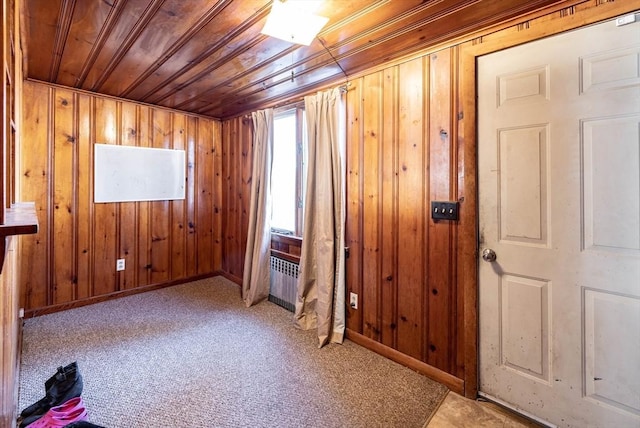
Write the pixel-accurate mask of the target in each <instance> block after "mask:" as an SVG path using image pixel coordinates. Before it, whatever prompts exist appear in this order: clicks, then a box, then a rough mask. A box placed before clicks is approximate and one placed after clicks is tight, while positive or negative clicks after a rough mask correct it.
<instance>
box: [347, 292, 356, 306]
mask: <svg viewBox="0 0 640 428" xmlns="http://www.w3.org/2000/svg"><path fill="white" fill-rule="evenodd" d="M349 306H351V309H358V295H357V294H356V293H349Z"/></svg>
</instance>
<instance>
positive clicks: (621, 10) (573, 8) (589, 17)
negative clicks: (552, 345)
mask: <svg viewBox="0 0 640 428" xmlns="http://www.w3.org/2000/svg"><path fill="white" fill-rule="evenodd" d="M602 1H603V0H589V1H585V2H583V3H580V4H577V5H576V4H575V3H576V2H571V3H573V4H574V5H567V6H566V8H565V9H561V10H559V11H558V10H557V9H555V10H554V11H552V12H550V13H548V14H545V15H542V16H539V17H537V18H534V19H531V20H524V21H519V23H518V24H517V25H516V26H512V27H509V28H506V29H504V30H502V31H498V32H496V33H493V34H488V35H487V36H481V37H479V38H477V39H475V40H472V41H469V42H466V43H463V44H461V45H459V47H458V48H459V57H458V58H459V62H458V64H459V70H460V73H459V76H460V78H459V80H458V83H457V85H458V88H457V93H458V94H459V96H460V112H461V113H460V114H459V116H458V118H459V120H458V151H459V153H458V155H459V174H458V177H459V178H458V188H459V189H460V191H461V192H460V193H461V194H462V195H464V203H463V206H467V207H469V209H466V210H465V209H461V216H460V223H459V226H458V227H459V232H458V233H459V236H460V240H459V248H458V257H459V260H460V264H459V268H458V281H459V284H461V290H462V292H463V296H464V297H463V303H462V304H463V307H464V310H463V313H464V314H465V315H464V331H463V336H464V338H465V339H464V341H463V347H464V350H463V355H464V367H465V371H464V395H465V396H466V397H467V398H471V399H475V398H476V397H477V396H478V392H479V389H478V387H479V376H480V371H479V358H478V357H479V327H480V326H479V305H478V303H479V302H478V290H479V278H478V263H479V259H478V255H479V254H478V253H479V227H480V225H479V201H478V184H477V183H478V158H477V153H478V147H479V145H478V126H477V120H478V119H477V117H478V115H477V104H476V100H477V84H476V76H477V70H476V59H477V58H478V57H479V56H482V55H486V54H490V53H493V52H497V51H499V50H503V49H507V48H510V47H513V46H517V45H521V44H524V43H528V42H532V41H535V40H539V39H542V38H545V37H549V36H554V35H557V34H560V33H562V32H566V31H570V30H575V29H578V28H581V27H584V26H587V25H591V24H596V23H598V22H602V21H606V20H609V19H612V18H615V17H618V16H620V15H624V14H625V13H629V12H631V11H636V10H640V0H631V1H627V2H624V4H622V3H623V2H608V1H607V2H606V3H602ZM604 1H606V0H604Z"/></svg>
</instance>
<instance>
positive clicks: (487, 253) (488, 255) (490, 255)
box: [482, 248, 497, 262]
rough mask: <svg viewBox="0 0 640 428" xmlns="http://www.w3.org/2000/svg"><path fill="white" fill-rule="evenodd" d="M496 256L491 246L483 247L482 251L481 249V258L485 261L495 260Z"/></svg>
mask: <svg viewBox="0 0 640 428" xmlns="http://www.w3.org/2000/svg"><path fill="white" fill-rule="evenodd" d="M496 258H497V257H496V252H495V251H493V250H492V249H491V248H485V249H484V251H482V259H483V260H484V261H485V262H495V261H496Z"/></svg>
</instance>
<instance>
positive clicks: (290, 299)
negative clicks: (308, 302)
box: [269, 256, 298, 312]
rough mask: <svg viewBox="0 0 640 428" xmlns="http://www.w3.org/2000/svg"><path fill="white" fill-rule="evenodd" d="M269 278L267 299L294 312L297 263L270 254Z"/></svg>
mask: <svg viewBox="0 0 640 428" xmlns="http://www.w3.org/2000/svg"><path fill="white" fill-rule="evenodd" d="M270 280H271V286H270V287H269V301H271V302H273V303H275V304H276V305H279V306H282V307H283V308H285V309H288V310H290V311H291V312H294V310H295V307H296V287H297V282H298V264H297V263H292V262H290V261H287V260H283V259H280V258H278V257H273V256H271V275H270Z"/></svg>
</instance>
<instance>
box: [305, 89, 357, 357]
mask: <svg viewBox="0 0 640 428" xmlns="http://www.w3.org/2000/svg"><path fill="white" fill-rule="evenodd" d="M340 98H341V91H340V89H338V88H336V89H334V90H330V91H326V92H320V93H318V94H317V95H314V96H308V97H305V100H304V101H305V114H306V118H307V135H308V162H307V165H308V166H307V187H306V196H305V207H304V230H303V234H302V253H301V256H300V275H299V277H298V290H297V296H296V311H295V322H296V325H297V326H298V327H300V328H302V329H304V330H307V329H311V328H316V327H317V329H318V340H319V346H320V347H321V346H323V345H325V344H327V343H328V342H329V341H332V342H338V343H341V342H342V341H343V338H344V328H345V285H344V165H343V159H344V156H343V154H342V152H343V144H342V138H341V137H342V135H344V132H343V130H342V126H343V125H342V120H341V117H342V114H341V111H342V106H341V99H340Z"/></svg>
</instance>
